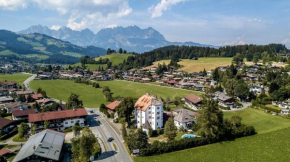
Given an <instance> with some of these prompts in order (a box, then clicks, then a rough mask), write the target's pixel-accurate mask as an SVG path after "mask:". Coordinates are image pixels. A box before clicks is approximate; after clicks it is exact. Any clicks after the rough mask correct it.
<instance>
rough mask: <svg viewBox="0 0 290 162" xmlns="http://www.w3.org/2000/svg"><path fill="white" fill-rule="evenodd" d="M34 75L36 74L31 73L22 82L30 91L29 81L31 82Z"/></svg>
mask: <svg viewBox="0 0 290 162" xmlns="http://www.w3.org/2000/svg"><path fill="white" fill-rule="evenodd" d="M36 76H37V75H36V74H33V75H32V76H31V77H29V78H28V79H26V80H25V81H24V82H23V84H24V86H25V88H26V90H29V91H32V90H31V89H30V87H29V82H31V81H32V80H34V79H35V77H36Z"/></svg>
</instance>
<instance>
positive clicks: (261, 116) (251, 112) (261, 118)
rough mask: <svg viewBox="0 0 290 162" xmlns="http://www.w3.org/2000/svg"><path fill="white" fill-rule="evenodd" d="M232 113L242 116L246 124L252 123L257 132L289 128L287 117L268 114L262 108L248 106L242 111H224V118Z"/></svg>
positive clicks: (289, 121) (289, 123)
mask: <svg viewBox="0 0 290 162" xmlns="http://www.w3.org/2000/svg"><path fill="white" fill-rule="evenodd" d="M233 115H239V116H241V117H242V118H243V120H242V122H243V123H244V124H247V125H253V126H254V127H255V129H256V131H257V132H258V133H259V134H262V133H268V132H274V131H276V130H280V129H284V128H290V120H289V119H285V118H282V117H279V116H274V115H270V114H268V113H265V112H264V111H262V110H257V109H253V108H250V109H245V110H242V111H236V112H225V113H224V117H225V118H229V117H230V116H233Z"/></svg>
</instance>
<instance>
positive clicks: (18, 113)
mask: <svg viewBox="0 0 290 162" xmlns="http://www.w3.org/2000/svg"><path fill="white" fill-rule="evenodd" d="M29 114H35V110H34V109H26V110H14V111H12V115H13V116H14V117H21V116H28V115H29Z"/></svg>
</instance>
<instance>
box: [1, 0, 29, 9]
mask: <svg viewBox="0 0 290 162" xmlns="http://www.w3.org/2000/svg"><path fill="white" fill-rule="evenodd" d="M27 5H28V1H27V0H0V9H3V10H17V9H19V8H26V7H27Z"/></svg>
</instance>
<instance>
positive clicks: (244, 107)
mask: <svg viewBox="0 0 290 162" xmlns="http://www.w3.org/2000/svg"><path fill="white" fill-rule="evenodd" d="M242 105H243V107H242V108H238V109H232V110H222V111H224V112H232V111H241V110H244V109H246V108H248V107H250V106H251V105H252V104H251V102H242Z"/></svg>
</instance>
